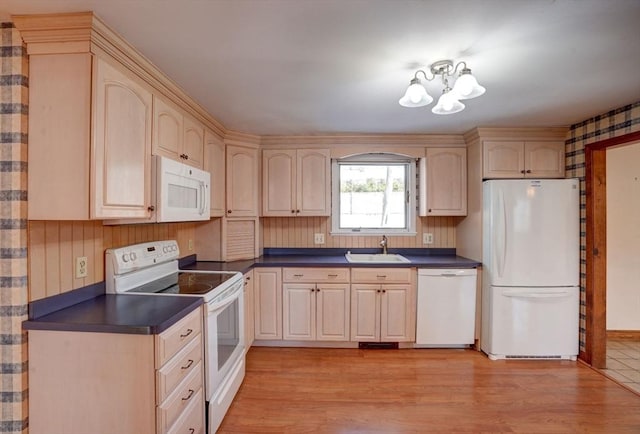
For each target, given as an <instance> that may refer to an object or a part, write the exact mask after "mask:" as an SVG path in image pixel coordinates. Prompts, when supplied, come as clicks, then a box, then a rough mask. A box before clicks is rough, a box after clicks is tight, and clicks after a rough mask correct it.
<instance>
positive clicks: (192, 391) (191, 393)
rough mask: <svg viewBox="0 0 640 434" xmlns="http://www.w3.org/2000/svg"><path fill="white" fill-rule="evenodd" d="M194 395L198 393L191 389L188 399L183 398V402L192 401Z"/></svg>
mask: <svg viewBox="0 0 640 434" xmlns="http://www.w3.org/2000/svg"><path fill="white" fill-rule="evenodd" d="M194 393H196V391H195V390H193V389H189V394H188V395H187V397H186V398H182V400H183V401H188V400H190V399H191V397H192V396H193V394H194Z"/></svg>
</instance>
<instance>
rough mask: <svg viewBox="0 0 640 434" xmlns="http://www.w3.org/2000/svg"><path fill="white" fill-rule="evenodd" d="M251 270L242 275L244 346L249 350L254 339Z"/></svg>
mask: <svg viewBox="0 0 640 434" xmlns="http://www.w3.org/2000/svg"><path fill="white" fill-rule="evenodd" d="M253 286H254V285H253V270H250V271H249V272H247V273H245V274H244V345H245V347H246V348H247V350H249V348H250V347H251V345H252V344H253V339H254V338H255V335H256V332H255V326H254V323H255V320H254V314H253V310H254V301H253V299H254V287H253Z"/></svg>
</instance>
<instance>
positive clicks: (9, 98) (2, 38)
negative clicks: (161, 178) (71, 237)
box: [0, 22, 28, 433]
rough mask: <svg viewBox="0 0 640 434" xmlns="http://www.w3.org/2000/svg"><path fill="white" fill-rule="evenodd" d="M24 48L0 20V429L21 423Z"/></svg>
mask: <svg viewBox="0 0 640 434" xmlns="http://www.w3.org/2000/svg"><path fill="white" fill-rule="evenodd" d="M27 70H28V66H27V55H26V50H25V47H24V46H23V44H22V39H21V38H20V34H19V33H18V31H17V30H16V29H15V28H14V26H13V23H8V22H6V23H0V189H1V191H0V247H1V248H0V270H1V272H0V378H1V379H2V381H1V382H0V402H1V403H2V405H1V411H0V433H16V432H23V431H24V430H25V429H26V427H27V374H26V373H27V363H26V362H27V337H26V336H27V335H26V333H24V332H23V331H22V321H24V320H25V319H26V318H27V250H26V247H27V164H26V161H27V111H28V107H27V102H28V83H27V81H28V78H27V73H28V71H27Z"/></svg>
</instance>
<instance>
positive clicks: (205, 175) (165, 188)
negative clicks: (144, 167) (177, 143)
mask: <svg viewBox="0 0 640 434" xmlns="http://www.w3.org/2000/svg"><path fill="white" fill-rule="evenodd" d="M153 164H154V167H155V188H156V192H155V198H156V203H155V213H156V221H158V222H177V221H193V220H209V218H210V217H211V214H210V209H209V200H210V192H209V188H210V185H211V175H210V174H209V172H205V171H204V170H200V169H197V168H195V167H191V166H189V165H188V164H184V163H180V162H179V161H175V160H171V159H169V158H166V157H161V156H159V155H154V156H153Z"/></svg>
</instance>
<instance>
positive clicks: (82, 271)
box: [76, 256, 89, 279]
mask: <svg viewBox="0 0 640 434" xmlns="http://www.w3.org/2000/svg"><path fill="white" fill-rule="evenodd" d="M87 268H88V264H87V257H86V256H78V257H77V258H76V279H82V278H83V277H87V274H89V273H88V271H87Z"/></svg>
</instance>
